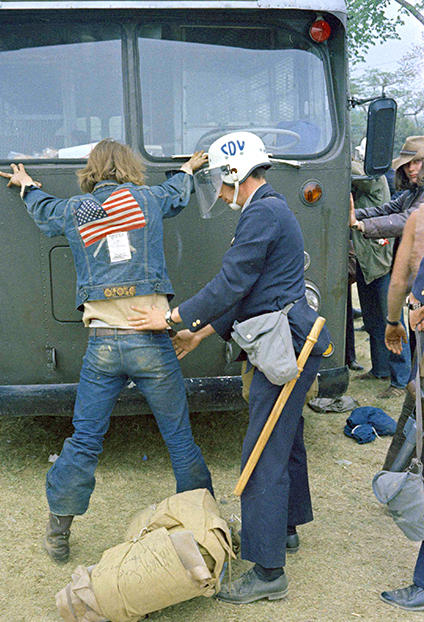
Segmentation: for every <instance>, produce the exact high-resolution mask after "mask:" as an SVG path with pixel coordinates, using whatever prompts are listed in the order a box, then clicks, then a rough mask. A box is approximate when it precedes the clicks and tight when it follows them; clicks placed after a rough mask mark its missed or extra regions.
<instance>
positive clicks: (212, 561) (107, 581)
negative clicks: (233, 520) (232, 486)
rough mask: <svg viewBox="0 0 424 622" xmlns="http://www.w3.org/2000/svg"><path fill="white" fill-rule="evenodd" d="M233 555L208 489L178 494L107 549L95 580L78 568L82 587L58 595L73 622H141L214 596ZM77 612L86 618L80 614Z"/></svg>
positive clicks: (136, 521)
mask: <svg viewBox="0 0 424 622" xmlns="http://www.w3.org/2000/svg"><path fill="white" fill-rule="evenodd" d="M230 556H233V553H232V550H231V536H230V532H229V529H228V526H227V523H226V522H225V521H224V520H223V519H222V518H221V516H220V515H219V508H218V505H217V503H216V501H215V499H214V498H213V497H212V495H211V494H210V493H209V491H207V490H206V489H198V490H190V491H186V492H183V493H179V494H176V495H173V496H172V497H169V498H168V499H165V500H164V501H162V502H161V503H160V504H159V505H157V506H151V507H149V508H147V509H146V510H143V511H142V512H140V513H139V514H138V515H137V516H136V517H135V518H134V519H133V521H132V522H131V524H130V527H129V529H128V532H127V540H126V541H125V542H123V543H122V544H119V545H117V546H115V547H113V548H111V549H108V550H107V551H105V552H104V553H103V556H102V558H101V560H100V562H99V563H98V564H97V565H96V566H94V567H92V570H91V569H90V570H91V576H90V573H89V571H87V572H86V574H84V572H83V571H84V568H83V567H79V568H78V569H77V571H78V572H77V571H76V573H75V578H76V583H75V585H73V584H72V582H71V583H70V584H69V585H68V586H67V587H66V588H65V589H64V590H62V591H61V592H59V594H58V595H57V597H56V601H57V604H58V608H59V612H60V614H61V615H62V617H63V618H64V619H65V620H66V622H103V621H104V620H110V621H111V622H138V620H139V619H140V617H141V616H143V615H145V614H146V613H150V612H152V611H157V610H158V609H163V608H164V607H168V606H169V605H173V604H176V603H179V602H183V601H185V600H189V599H191V598H194V597H195V596H212V595H213V594H215V593H216V592H217V591H219V579H220V575H221V572H222V569H223V566H224V562H225V560H226V559H228V558H229V557H230ZM86 570H87V569H86ZM81 575H83V576H84V579H83V580H82V579H81ZM87 578H88V582H87ZM73 580H74V575H73ZM81 582H82V583H83V585H82V583H81ZM87 583H90V585H89V586H87ZM72 602H73V604H72V606H71V607H70V606H69V604H70V603H72ZM77 605H78V606H77ZM72 610H73V612H72ZM77 610H79V611H80V612H81V614H82V615H79V616H78V615H74V614H75V613H76V612H77ZM90 616H91V617H90ZM95 616H97V618H96V617H95Z"/></svg>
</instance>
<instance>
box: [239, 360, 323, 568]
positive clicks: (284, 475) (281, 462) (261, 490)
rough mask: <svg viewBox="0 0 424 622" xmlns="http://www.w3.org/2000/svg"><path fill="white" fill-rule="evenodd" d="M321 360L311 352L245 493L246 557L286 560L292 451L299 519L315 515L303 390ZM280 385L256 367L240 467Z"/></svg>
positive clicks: (275, 562)
mask: <svg viewBox="0 0 424 622" xmlns="http://www.w3.org/2000/svg"><path fill="white" fill-rule="evenodd" d="M320 360H321V357H319V356H310V357H309V359H308V361H307V363H306V365H305V368H304V370H303V372H302V374H301V376H300V378H299V379H298V381H297V382H296V385H295V387H294V389H293V391H292V393H291V395H290V397H289V399H288V401H287V403H286V405H285V407H284V409H283V412H282V413H281V416H280V418H279V420H278V422H277V424H276V426H275V428H274V430H273V432H272V434H271V436H270V438H269V440H268V443H267V445H266V447H265V449H264V451H263V453H262V455H261V457H260V459H259V461H258V464H257V465H256V467H255V469H254V471H253V473H252V475H251V477H250V480H249V482H248V483H247V485H246V488H245V490H244V492H243V494H242V497H241V506H242V558H243V559H248V560H250V561H253V562H256V563H258V564H260V565H261V566H264V567H265V568H277V567H281V566H284V564H285V548H286V546H285V545H286V532H287V520H288V512H289V497H290V470H289V461H290V460H291V459H292V451H294V454H293V458H295V460H294V462H296V461H297V464H292V466H291V469H292V471H293V473H294V472H297V473H298V475H299V486H298V487H297V489H296V492H295V494H294V497H293V499H294V498H295V499H296V503H297V512H296V520H297V522H298V524H300V523H305V522H308V521H309V520H311V519H312V510H311V506H310V496H309V488H308V486H307V472H306V459H305V460H301V459H299V451H300V446H301V444H303V443H302V442H301V440H300V436H301V435H302V431H303V429H302V426H301V425H300V420H301V416H302V409H303V404H304V400H305V395H306V392H307V391H308V389H309V387H310V385H311V384H312V381H313V379H314V377H315V375H316V373H317V371H318V367H319V363H320ZM280 391H281V387H278V386H276V385H273V384H271V383H270V382H269V381H268V380H267V379H266V378H265V376H264V375H263V374H262V373H261V372H259V371H258V370H255V373H254V376H253V380H252V385H251V388H250V398H249V399H250V404H249V426H248V429H247V433H246V437H245V439H244V443H243V451H242V468H243V467H244V465H245V463H246V461H247V459H248V457H249V455H250V453H251V451H252V449H253V447H254V445H255V443H256V440H257V438H258V436H259V434H260V432H261V430H262V428H263V426H264V424H265V422H266V420H267V418H268V416H269V414H270V412H271V409H272V407H273V405H274V403H275V401H276V399H277V397H278V395H279V393H280ZM300 453H302V452H301V451H300ZM305 483H306V485H305ZM292 515H294V512H293V514H292V512H291V516H292Z"/></svg>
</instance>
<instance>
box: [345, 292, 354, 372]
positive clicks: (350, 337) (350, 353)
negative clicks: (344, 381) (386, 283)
mask: <svg viewBox="0 0 424 622" xmlns="http://www.w3.org/2000/svg"><path fill="white" fill-rule="evenodd" d="M355 360H356V353H355V332H354V326H353V309H352V286H351V285H348V286H347V301H346V353H345V363H346V365H350V364H351V363H352V361H355Z"/></svg>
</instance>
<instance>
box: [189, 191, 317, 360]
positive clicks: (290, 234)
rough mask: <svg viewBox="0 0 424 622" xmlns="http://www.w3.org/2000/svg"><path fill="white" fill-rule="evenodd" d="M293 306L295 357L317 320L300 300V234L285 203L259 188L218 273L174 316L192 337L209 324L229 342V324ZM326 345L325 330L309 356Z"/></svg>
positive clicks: (301, 270)
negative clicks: (187, 329)
mask: <svg viewBox="0 0 424 622" xmlns="http://www.w3.org/2000/svg"><path fill="white" fill-rule="evenodd" d="M294 301H298V302H297V303H296V304H295V305H294V306H293V307H292V309H291V310H290V312H289V316H288V317H289V321H290V327H291V331H292V337H293V344H294V347H295V350H297V351H300V349H301V348H302V346H303V343H304V341H305V338H306V336H307V335H308V333H309V331H310V329H311V327H312V325H313V323H314V321H315V319H316V317H317V314H316V313H315V311H313V309H311V307H309V305H308V304H307V302H306V298H305V282H304V254H303V237H302V232H301V230H300V226H299V223H298V222H297V220H296V218H295V216H294V214H293V212H292V211H291V210H290V209H289V207H288V205H287V202H286V200H285V198H284V197H283V196H282V195H281V194H278V193H277V192H275V190H273V188H272V187H271V186H270V185H269V184H264V185H263V186H261V187H259V188H258V190H257V191H256V193H255V194H254V196H253V198H252V201H251V202H250V204H249V205H248V207H246V209H245V210H243V212H242V213H241V216H240V220H239V222H238V225H237V228H236V232H235V236H234V241H233V244H232V246H231V248H230V249H229V250H228V251H227V252H226V253H225V255H224V257H223V261H222V268H221V270H220V271H219V272H218V274H217V275H216V276H215V277H214V278H213V279H212V280H211V281H209V283H207V285H205V287H203V289H201V290H200V291H199V292H198V293H197V294H195V295H194V296H193V297H192V298H190V299H188V300H186V301H185V302H183V303H182V304H180V305H179V313H180V315H181V317H182V319H183V321H184V323H185V324H186V326H187V327H188V328H190V330H191V331H196V330H198V329H200V328H202V327H203V326H206V325H207V324H212V325H213V327H214V329H215V330H216V332H217V333H218V334H220V335H221V337H223V338H224V339H227V340H228V339H229V338H230V334H231V327H232V325H233V322H234V320H236V319H237V320H238V321H239V322H242V321H243V320H246V319H248V318H251V317H254V316H257V315H260V314H262V313H268V312H271V311H277V310H278V309H282V308H283V307H284V306H285V305H287V304H288V303H291V302H294ZM328 343H329V335H328V333H327V331H326V330H325V329H324V330H323V331H322V332H321V336H320V339H319V341H318V343H317V344H316V346H315V348H314V351H313V353H314V354H320V353H322V352H323V351H324V350H325V349H326V348H327V346H328Z"/></svg>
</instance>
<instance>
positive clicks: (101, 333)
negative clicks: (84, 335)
mask: <svg viewBox="0 0 424 622" xmlns="http://www.w3.org/2000/svg"><path fill="white" fill-rule="evenodd" d="M168 332H169V331H167V330H166V329H165V330H135V329H134V328H101V327H99V328H89V329H88V334H89V336H90V337H111V336H112V337H114V336H116V335H143V334H146V335H151V334H153V335H165V334H167V333H168Z"/></svg>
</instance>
